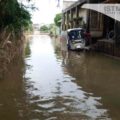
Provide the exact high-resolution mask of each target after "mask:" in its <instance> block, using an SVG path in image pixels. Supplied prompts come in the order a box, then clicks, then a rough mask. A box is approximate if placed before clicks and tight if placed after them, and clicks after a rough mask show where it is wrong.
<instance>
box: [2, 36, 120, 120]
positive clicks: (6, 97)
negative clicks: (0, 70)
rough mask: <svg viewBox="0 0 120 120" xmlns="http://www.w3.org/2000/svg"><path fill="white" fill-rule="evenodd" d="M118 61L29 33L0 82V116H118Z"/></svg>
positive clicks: (86, 119)
mask: <svg viewBox="0 0 120 120" xmlns="http://www.w3.org/2000/svg"><path fill="white" fill-rule="evenodd" d="M119 93H120V61H119V60H114V59H111V58H109V57H106V56H104V55H101V54H96V53H91V52H89V53H87V52H84V51H77V52H75V51H74V52H72V51H71V52H70V51H69V52H68V51H66V50H62V51H61V48H60V41H59V40H58V39H53V38H52V39H51V38H50V37H49V36H47V35H33V36H31V37H29V40H28V43H27V45H26V49H25V58H24V60H23V59H19V58H18V59H16V60H15V61H14V62H13V63H12V64H11V65H10V66H9V71H7V72H6V74H5V78H4V79H3V80H1V81H0V120H120V94H119Z"/></svg>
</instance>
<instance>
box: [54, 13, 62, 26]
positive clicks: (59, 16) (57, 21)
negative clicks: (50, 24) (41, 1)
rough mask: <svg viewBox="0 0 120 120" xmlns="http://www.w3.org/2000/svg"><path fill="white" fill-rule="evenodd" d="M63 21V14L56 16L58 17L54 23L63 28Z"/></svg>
mask: <svg viewBox="0 0 120 120" xmlns="http://www.w3.org/2000/svg"><path fill="white" fill-rule="evenodd" d="M61 19H62V14H61V13H58V14H56V16H55V18H54V22H55V25H56V26H58V27H60V26H61Z"/></svg>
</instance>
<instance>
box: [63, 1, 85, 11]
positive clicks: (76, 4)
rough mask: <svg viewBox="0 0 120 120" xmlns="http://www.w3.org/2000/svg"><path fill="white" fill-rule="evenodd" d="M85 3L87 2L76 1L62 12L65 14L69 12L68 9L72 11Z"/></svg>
mask: <svg viewBox="0 0 120 120" xmlns="http://www.w3.org/2000/svg"><path fill="white" fill-rule="evenodd" d="M86 2H87V0H79V1H77V2H75V3H73V4H72V5H70V6H69V7H68V8H66V9H64V10H63V11H62V12H63V13H65V12H67V11H69V10H70V9H72V8H74V7H76V6H78V5H82V4H84V3H86Z"/></svg>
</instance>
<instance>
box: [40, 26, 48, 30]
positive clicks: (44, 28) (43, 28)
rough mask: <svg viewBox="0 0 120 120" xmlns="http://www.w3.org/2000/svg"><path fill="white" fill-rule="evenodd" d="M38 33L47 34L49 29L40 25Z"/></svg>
mask: <svg viewBox="0 0 120 120" xmlns="http://www.w3.org/2000/svg"><path fill="white" fill-rule="evenodd" d="M40 31H41V32H48V31H49V28H48V27H47V26H46V25H42V26H41V27H40Z"/></svg>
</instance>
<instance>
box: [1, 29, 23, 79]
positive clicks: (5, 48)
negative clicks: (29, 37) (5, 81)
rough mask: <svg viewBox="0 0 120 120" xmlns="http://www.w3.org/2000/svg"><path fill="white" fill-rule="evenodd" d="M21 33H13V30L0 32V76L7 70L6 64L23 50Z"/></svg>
mask: <svg viewBox="0 0 120 120" xmlns="http://www.w3.org/2000/svg"><path fill="white" fill-rule="evenodd" d="M24 39H25V37H24V35H23V33H20V34H19V35H17V36H16V35H15V34H14V33H13V32H8V31H7V30H3V31H2V32H0V78H1V77H2V76H3V74H4V72H5V71H6V70H7V66H8V64H9V63H10V62H11V61H12V60H13V59H14V58H15V57H16V56H19V55H22V52H23V41H24Z"/></svg>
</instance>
